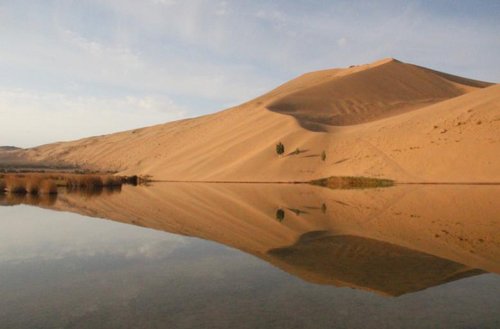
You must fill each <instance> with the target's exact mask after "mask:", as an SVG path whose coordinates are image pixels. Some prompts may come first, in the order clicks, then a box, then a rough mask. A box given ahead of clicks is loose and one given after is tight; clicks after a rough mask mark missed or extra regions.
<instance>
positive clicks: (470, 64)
mask: <svg viewBox="0 0 500 329" xmlns="http://www.w3.org/2000/svg"><path fill="white" fill-rule="evenodd" d="M386 57H394V58H397V59H398V60H401V61H404V62H409V63H413V64H418V65H422V66H426V67H430V68H433V69H437V70H440V71H445V72H448V73H453V74H456V75H462V76H466V77H469V78H474V79H479V80H486V81H491V82H500V65H499V64H500V60H499V59H500V1H498V0H481V1H476V0H471V1H462V0H427V1H425V0H421V1H396V0H386V1H384V0H382V1H353V0H351V1H326V0H324V1H320V0H303V1H299V0H297V1H292V0H275V1H261V0H248V1H247V0H241V1H238V0H235V1H217V0H210V1H209V0H205V1H204V0H183V1H182V0H73V1H72V0H65V1H63V0H44V1H41V0H11V1H9V0H0V145H15V146H19V147H31V146H36V145H40V144H45V143H51V142H56V141H61V140H72V139H78V138H83V137H87V136H94V135H102V134H107V133H111V132H117V131H121V130H127V129H134V128H137V127H143V126H150V125H155V124H161V123H165V122H168V121H172V120H177V119H182V118H188V117H195V116H198V115H202V114H208V113H212V112H215V111H218V110H221V109H224V108H227V107H230V106H234V105H237V104H240V103H243V102H245V101H247V100H250V99H252V98H254V97H256V96H259V95H260V94H262V93H265V92H267V91H269V90H271V89H273V88H274V87H276V86H278V85H280V84H282V83H284V82H286V81H287V80H290V79H292V78H294V77H296V76H298V75H300V74H302V73H306V72H309V71H313V70H319V69H326V68H333V67H347V66H349V65H353V64H363V63H369V62H373V61H375V60H378V59H381V58H386Z"/></svg>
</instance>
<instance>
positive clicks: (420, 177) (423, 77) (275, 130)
mask: <svg viewBox="0 0 500 329" xmlns="http://www.w3.org/2000/svg"><path fill="white" fill-rule="evenodd" d="M279 141H281V142H283V143H284V145H285V148H286V152H285V154H284V155H282V156H278V155H277V154H276V152H275V145H276V143H277V142H279ZM499 148H500V85H491V84H490V83H486V82H481V81H475V80H470V79H466V78H461V77H457V76H452V75H449V74H446V73H441V72H436V71H433V70H430V69H427V68H422V67H419V66H416V65H412V64H406V63H402V62H400V61H397V60H394V59H385V60H381V61H378V62H374V63H371V64H366V65H360V66H353V67H349V68H346V69H333V70H324V71H318V72H312V73H308V74H305V75H302V76H300V77H298V78H297V79H294V80H291V81H289V82H287V83H285V84H283V85H281V86H279V87H278V88H276V89H274V90H273V91H271V92H269V93H267V94H265V95H263V96H260V97H258V98H256V99H254V100H251V101H249V102H246V103H244V104H242V105H240V106H236V107H233V108H230V109H227V110H224V111H221V112H217V113H214V114H210V115H205V116H201V117H198V118H193V119H185V120H180V121H175V122H170V123H166V124H161V125H157V126H152V127H148V128H141V129H135V130H131V131H126V132H121V133H116V134H111V135H106V136H98V137H90V138H85V139H81V140H78V141H72V142H64V143H54V144H49V145H43V146H39V147H35V148H31V149H26V150H18V151H11V152H10V153H11V156H16V157H18V158H22V159H25V160H27V161H31V162H50V163H63V164H65V165H70V166H76V167H83V168H85V169H92V170H116V171H117V172H119V173H120V174H125V175H130V174H140V175H151V176H152V177H153V179H158V180H176V181H179V180H182V181H227V182H237V181H249V182H291V181H305V180H311V179H318V178H323V177H329V176H370V177H383V178H389V179H395V180H398V181H405V182H491V181H495V182H500V164H499V161H498V155H497V154H498V149H499ZM323 152H325V154H326V159H325V161H322V159H321V154H322V153H323ZM0 158H2V157H1V155H0ZM2 161H3V160H2Z"/></svg>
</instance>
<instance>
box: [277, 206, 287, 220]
mask: <svg viewBox="0 0 500 329" xmlns="http://www.w3.org/2000/svg"><path fill="white" fill-rule="evenodd" d="M276 219H277V220H278V222H282V221H283V220H284V219H285V211H284V210H283V209H281V208H280V209H278V210H276Z"/></svg>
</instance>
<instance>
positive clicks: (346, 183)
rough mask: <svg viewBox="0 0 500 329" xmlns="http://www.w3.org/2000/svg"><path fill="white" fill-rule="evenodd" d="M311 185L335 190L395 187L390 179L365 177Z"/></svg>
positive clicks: (332, 180)
mask: <svg viewBox="0 0 500 329" xmlns="http://www.w3.org/2000/svg"><path fill="white" fill-rule="evenodd" d="M309 183H310V184H312V185H318V186H324V187H328V188H333V189H355V188H372V187H389V186H393V185H394V181H393V180H390V179H384V178H371V177H363V176H357V177H356V176H340V177H328V178H321V179H316V180H312V181H310V182H309Z"/></svg>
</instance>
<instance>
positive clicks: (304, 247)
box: [266, 235, 484, 296]
mask: <svg viewBox="0 0 500 329" xmlns="http://www.w3.org/2000/svg"><path fill="white" fill-rule="evenodd" d="M268 254H269V256H270V257H268V258H266V260H268V261H269V262H271V263H272V264H274V265H276V266H278V267H280V268H281V269H283V270H285V271H287V272H289V273H291V274H293V275H296V276H298V277H300V278H302V279H304V280H307V281H310V282H314V283H321V284H330V285H336V286H349V287H359V288H362V289H369V290H373V291H376V292H379V293H382V294H387V295H391V296H398V295H402V294H405V293H409V292H414V291H418V290H421V289H425V288H428V287H431V286H436V285H439V284H443V283H446V282H449V281H453V280H457V279H460V278H464V277H467V276H473V275H477V274H481V273H484V272H483V271H481V270H478V269H472V268H470V267H467V266H465V265H462V264H459V263H455V262H453V261H450V260H447V259H443V258H440V257H436V256H433V255H429V254H426V253H422V252H418V251H415V250H411V249H408V248H405V247H401V246H398V245H393V244H390V243H387V242H381V241H377V240H373V239H368V238H361V237H355V236H346V235H343V236H323V237H320V238H317V239H312V240H310V239H300V240H299V241H298V242H297V243H295V244H294V245H291V246H288V247H283V248H277V249H271V250H269V252H268Z"/></svg>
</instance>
